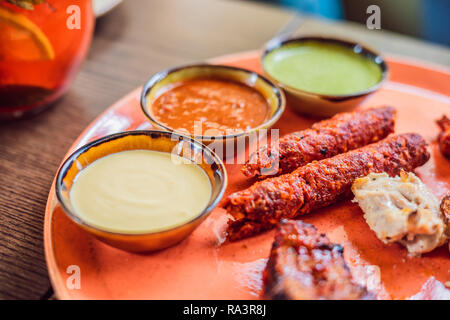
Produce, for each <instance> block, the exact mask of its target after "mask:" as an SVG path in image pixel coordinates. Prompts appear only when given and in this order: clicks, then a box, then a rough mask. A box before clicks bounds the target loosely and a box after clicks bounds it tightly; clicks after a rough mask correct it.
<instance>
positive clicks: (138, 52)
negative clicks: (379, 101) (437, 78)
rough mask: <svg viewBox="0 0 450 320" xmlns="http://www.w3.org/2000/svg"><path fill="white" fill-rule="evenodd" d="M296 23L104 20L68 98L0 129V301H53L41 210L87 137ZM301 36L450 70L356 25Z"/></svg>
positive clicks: (428, 50) (171, 13)
mask: <svg viewBox="0 0 450 320" xmlns="http://www.w3.org/2000/svg"><path fill="white" fill-rule="evenodd" d="M291 16H292V12H289V11H285V10H281V9H279V8H274V7H270V6H267V5H261V4H257V3H254V2H243V1H217V0H189V1H188V0H184V1H183V0H176V1H175V0H170V1H169V0H154V1H148V0H132V1H131V0H125V1H124V3H123V4H122V5H121V6H120V7H118V8H117V9H116V10H115V11H113V12H111V13H110V14H109V15H107V16H105V17H103V18H101V19H99V21H98V24H97V27H96V31H95V36H94V41H93V43H92V47H91V49H90V52H89V56H88V58H87V60H86V62H85V63H84V65H83V68H82V70H81V72H80V73H79V75H78V77H77V79H76V81H75V83H74V84H73V85H72V87H71V89H70V92H69V93H68V94H67V95H66V96H65V97H64V98H63V99H62V100H60V101H59V102H58V103H57V104H56V105H55V106H54V107H53V108H51V109H49V110H47V111H46V112H44V113H42V114H40V115H38V116H36V117H33V118H30V119H25V120H20V121H16V122H10V123H6V124H0V150H1V151H0V299H39V298H44V299H45V298H47V297H48V296H50V295H51V293H52V291H51V287H50V282H49V279H48V275H47V269H46V265H45V258H44V253H43V240H42V230H43V219H44V208H45V203H46V200H47V195H48V191H49V189H50V185H51V183H52V180H53V177H54V175H55V173H56V170H57V168H58V165H59V163H60V162H61V160H62V157H63V156H64V154H65V152H66V151H67V149H68V147H69V146H70V145H71V144H72V142H73V141H74V139H75V138H76V137H77V136H78V135H79V134H80V133H81V131H82V130H83V128H85V127H86V126H87V125H88V124H89V123H90V122H91V121H92V120H93V119H94V118H95V117H96V116H97V115H98V114H99V113H100V112H102V111H103V110H105V108H107V107H108V106H109V105H111V104H112V103H113V102H115V101H116V100H117V99H119V98H120V97H122V96H123V95H125V94H126V93H128V92H129V91H130V90H132V89H134V88H136V87H137V86H139V85H141V84H143V83H144V81H145V80H147V79H148V78H149V77H150V76H151V75H152V74H154V73H155V72H157V71H159V70H161V69H164V68H167V67H171V66H175V65H179V64H185V63H191V62H199V61H203V60H204V59H207V58H211V57H214V56H218V55H223V54H228V53H233V52H238V51H243V50H251V49H256V48H260V47H261V46H262V45H263V44H264V42H265V41H267V40H268V39H270V38H271V37H272V36H273V35H274V34H275V33H276V32H277V31H278V30H279V29H280V28H281V27H282V26H283V25H284V24H285V23H286V22H287V21H288V20H289V19H290V17H291ZM299 33H301V34H310V33H314V34H319V33H322V34H333V35H339V36H344V37H346V38H353V39H356V40H359V41H362V42H363V43H366V44H368V45H370V46H372V47H375V48H377V49H378V50H380V51H381V52H383V53H394V54H400V55H406V56H411V57H414V58H418V59H421V60H427V61H430V62H434V63H437V64H441V65H445V66H450V51H449V50H448V49H446V48H443V47H439V46H436V45H431V44H427V43H424V42H421V41H417V40H413V39H411V38H407V37H404V36H400V35H396V34H392V33H389V32H386V31H383V30H381V31H370V30H368V29H366V28H365V27H363V26H360V25H356V24H350V23H339V24H338V23H331V22H324V21H319V20H315V19H311V18H309V19H305V22H304V24H303V25H302V27H301V29H300V30H299Z"/></svg>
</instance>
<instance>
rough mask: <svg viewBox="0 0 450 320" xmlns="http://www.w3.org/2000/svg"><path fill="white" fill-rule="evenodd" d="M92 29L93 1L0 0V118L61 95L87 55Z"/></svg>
mask: <svg viewBox="0 0 450 320" xmlns="http://www.w3.org/2000/svg"><path fill="white" fill-rule="evenodd" d="M93 27H94V15H93V11H92V7H91V1H90V0H0V120H5V119H12V118H18V117H21V116H23V115H25V114H29V113H36V112H38V111H40V110H42V109H43V108H44V107H46V106H48V105H49V104H51V103H52V102H53V101H55V100H56V99H58V98H59V97H60V96H61V95H62V94H63V93H64V92H65V91H66V90H67V88H68V86H69V84H70V83H71V81H72V79H73V77H74V75H75V73H76V71H77V70H78V69H79V67H80V64H81V62H82V61H83V59H84V58H85V56H86V53H87V50H88V48H89V44H90V41H91V38H92V32H93Z"/></svg>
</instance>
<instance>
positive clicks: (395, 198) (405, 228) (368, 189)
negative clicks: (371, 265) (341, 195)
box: [352, 171, 447, 255]
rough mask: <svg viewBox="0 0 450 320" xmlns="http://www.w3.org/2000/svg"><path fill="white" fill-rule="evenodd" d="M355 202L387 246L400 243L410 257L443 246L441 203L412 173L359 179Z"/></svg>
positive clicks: (354, 186)
mask: <svg viewBox="0 0 450 320" xmlns="http://www.w3.org/2000/svg"><path fill="white" fill-rule="evenodd" d="M352 191H353V194H354V195H355V200H354V201H356V202H357V203H358V204H359V206H360V207H361V209H362V210H363V211H364V218H365V219H366V221H367V223H368V224H369V227H370V228H371V229H372V230H373V231H374V232H375V233H376V235H377V237H378V238H379V239H380V240H381V241H383V242H384V243H386V244H389V243H393V242H399V243H400V244H402V245H403V246H405V247H406V248H407V249H408V252H409V253H410V254H411V255H420V254H421V253H425V252H429V251H431V250H433V249H434V248H436V247H438V246H440V245H442V244H443V243H444V242H445V240H446V229H447V227H446V225H445V223H444V217H443V215H442V214H441V212H440V210H439V201H438V200H437V199H436V197H435V196H434V195H433V194H432V193H431V192H430V191H429V190H428V189H427V187H426V186H425V185H424V184H423V183H422V181H420V179H419V178H418V177H417V176H416V175H415V174H414V173H412V172H410V173H406V172H404V171H402V172H401V173H400V176H397V177H395V178H391V177H389V175H388V174H386V173H371V174H369V175H368V176H366V177H364V178H360V179H356V180H355V182H354V183H353V186H352Z"/></svg>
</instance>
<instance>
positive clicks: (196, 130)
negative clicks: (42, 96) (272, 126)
mask: <svg viewBox="0 0 450 320" xmlns="http://www.w3.org/2000/svg"><path fill="white" fill-rule="evenodd" d="M152 110H153V115H154V117H155V118H156V120H158V121H159V122H160V123H162V124H164V125H166V126H167V127H170V128H172V129H175V130H177V131H184V132H188V133H192V134H196V135H209V136H213V135H222V134H231V133H236V132H243V131H246V130H248V129H251V128H255V127H257V126H259V125H261V124H262V123H264V122H265V120H266V119H267V117H268V116H269V104H268V102H267V100H266V99H265V98H264V96H263V95H262V94H261V93H259V92H258V91H256V90H255V89H253V88H251V87H249V86H247V85H245V84H241V83H238V82H234V81H227V80H216V79H195V80H189V81H186V82H180V83H177V84H175V85H174V86H173V87H171V88H170V89H169V90H167V91H166V92H164V93H163V94H161V95H160V96H159V97H158V98H157V99H156V100H155V101H154V102H153V103H152Z"/></svg>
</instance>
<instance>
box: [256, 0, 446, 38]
mask: <svg viewBox="0 0 450 320" xmlns="http://www.w3.org/2000/svg"><path fill="white" fill-rule="evenodd" d="M249 1H254V2H265V3H270V4H274V5H279V6H284V7H288V8H290V9H293V10H298V11H300V12H301V13H306V14H310V15H314V16H320V17H322V18H327V19H332V20H348V21H354V22H359V23H361V24H366V19H367V17H368V15H367V14H366V8H367V7H368V6H370V5H378V6H379V7H380V9H381V28H382V29H386V30H391V31H395V32H398V33H402V34H405V35H409V36H413V37H416V38H421V39H425V40H429V41H432V42H435V43H439V44H442V45H446V46H450V35H449V34H448V31H449V30H450V19H449V14H450V1H449V0H356V1H355V0H249Z"/></svg>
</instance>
